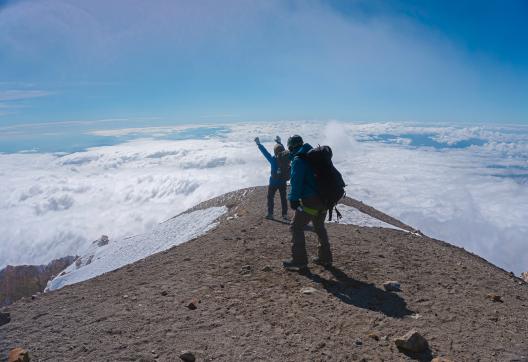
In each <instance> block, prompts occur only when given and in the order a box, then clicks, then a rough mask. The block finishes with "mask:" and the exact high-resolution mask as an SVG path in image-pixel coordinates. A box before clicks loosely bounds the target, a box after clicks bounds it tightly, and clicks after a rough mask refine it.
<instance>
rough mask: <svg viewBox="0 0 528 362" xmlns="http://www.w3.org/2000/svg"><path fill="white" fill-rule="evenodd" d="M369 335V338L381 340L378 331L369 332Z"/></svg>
mask: <svg viewBox="0 0 528 362" xmlns="http://www.w3.org/2000/svg"><path fill="white" fill-rule="evenodd" d="M368 337H369V338H372V339H373V340H375V341H379V340H380V337H379V335H378V334H377V333H374V332H370V333H369V334H368Z"/></svg>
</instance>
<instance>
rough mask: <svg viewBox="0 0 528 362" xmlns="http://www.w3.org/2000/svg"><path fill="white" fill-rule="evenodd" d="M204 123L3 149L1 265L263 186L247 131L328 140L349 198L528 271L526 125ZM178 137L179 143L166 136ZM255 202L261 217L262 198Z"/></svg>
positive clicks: (35, 259) (42, 259)
mask: <svg viewBox="0 0 528 362" xmlns="http://www.w3.org/2000/svg"><path fill="white" fill-rule="evenodd" d="M207 129H208V127H207V126H203V127H201V128H199V127H198V126H196V125H193V126H189V127H182V126H177V127H155V128H154V127H152V128H134V129H116V130H98V131H93V132H92V133H94V134H96V135H98V136H108V137H128V138H127V139H128V141H126V142H123V143H119V144H116V145H113V146H105V147H94V148H89V149H86V150H85V151H81V152H75V153H70V154H52V153H11V154H0V220H1V221H0V268H2V267H4V266H5V265H7V264H24V263H32V264H34V263H47V262H49V261H50V260H51V259H53V258H57V257H62V256H65V255H76V254H81V253H82V251H83V250H84V249H86V248H87V247H88V245H89V244H90V243H91V242H92V241H93V240H95V239H97V238H99V237H100V236H101V235H102V234H106V235H108V236H109V237H110V238H111V239H116V238H120V237H123V236H128V235H136V234H139V233H143V232H145V231H148V230H150V229H152V227H153V226H154V225H156V224H157V223H159V222H161V221H164V220H166V219H168V218H170V217H172V216H174V215H176V214H178V213H180V212H182V211H184V210H186V209H187V208H189V207H191V206H193V205H195V204H197V203H198V202H201V201H204V200H207V199H209V198H211V197H213V196H216V195H219V194H222V193H225V192H228V191H232V190H236V189H239V188H242V187H249V186H254V185H265V184H266V183H267V180H268V177H269V166H268V164H267V161H266V160H265V159H264V158H263V157H262V155H261V154H260V153H259V152H258V149H257V148H256V146H255V144H254V142H253V138H254V137H255V136H259V137H260V138H261V140H262V141H263V143H264V144H265V145H266V146H268V148H269V149H270V150H271V147H272V145H273V142H272V139H273V138H274V137H275V135H280V136H281V137H282V138H283V139H286V138H287V136H288V135H291V134H295V133H297V134H300V135H302V136H303V138H304V139H305V141H307V142H309V143H311V144H313V145H317V144H328V145H330V146H332V148H333V150H334V162H335V163H336V166H337V167H338V168H339V169H340V170H341V171H342V173H343V174H344V178H345V181H346V182H347V184H348V186H347V194H348V195H349V196H351V197H353V198H356V199H360V200H362V201H364V202H366V203H367V204H370V205H372V206H374V207H376V208H378V209H380V210H382V211H384V212H386V213H388V214H390V215H392V216H394V217H396V218H398V219H400V220H401V221H403V222H405V223H407V224H409V225H411V226H413V227H415V228H417V229H420V230H421V231H422V232H424V233H425V234H427V235H429V236H431V237H435V238H438V239H442V240H445V241H449V242H451V243H453V244H456V245H459V246H462V247H464V248H466V249H467V250H470V251H472V252H474V253H476V254H478V255H480V256H482V257H484V258H486V259H487V260H489V261H491V262H493V263H495V264H496V265H498V266H500V267H502V268H505V269H506V270H512V271H514V272H515V273H517V274H518V273H520V272H522V271H526V270H528V244H526V235H528V227H527V226H526V225H527V224H526V220H528V206H527V205H528V142H527V141H528V127H523V126H514V125H512V126H496V127H495V126H451V125H449V126H448V125H443V126H416V125H411V124H402V123H362V124H357V123H339V122H325V123H323V122H277V123H248V124H231V125H224V127H223V128H221V130H222V131H221V132H211V133H210V134H208V133H207V132H205V133H204V132H203V131H204V130H207ZM211 129H218V125H215V126H211ZM195 131H196V132H197V133H196V134H198V135H199V136H197V137H196V138H195V139H194V138H193V137H192V134H193V132H195ZM179 132H180V133H181V132H186V137H184V138H185V139H179V140H178V139H171V137H172V136H174V135H176V136H177V135H178V133H179ZM204 134H206V136H204ZM130 135H133V137H130ZM175 138H178V137H175ZM255 208H261V209H262V213H263V215H264V213H265V210H264V209H265V205H255ZM286 237H287V236H286V235H285V238H286Z"/></svg>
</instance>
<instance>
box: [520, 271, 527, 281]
mask: <svg viewBox="0 0 528 362" xmlns="http://www.w3.org/2000/svg"><path fill="white" fill-rule="evenodd" d="M521 278H522V280H524V281H525V282H526V283H528V271H525V272H524V273H521Z"/></svg>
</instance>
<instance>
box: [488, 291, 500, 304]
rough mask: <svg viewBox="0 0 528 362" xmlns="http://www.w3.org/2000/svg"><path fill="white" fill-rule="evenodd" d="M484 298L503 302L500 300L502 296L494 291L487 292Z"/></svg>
mask: <svg viewBox="0 0 528 362" xmlns="http://www.w3.org/2000/svg"><path fill="white" fill-rule="evenodd" d="M486 298H488V299H489V300H491V301H493V302H499V303H503V302H504V301H503V300H502V297H501V296H500V295H497V294H495V293H489V294H488V295H486Z"/></svg>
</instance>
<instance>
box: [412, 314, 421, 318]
mask: <svg viewBox="0 0 528 362" xmlns="http://www.w3.org/2000/svg"><path fill="white" fill-rule="evenodd" d="M411 318H412V319H420V318H422V315H421V314H420V313H416V314H412V315H411Z"/></svg>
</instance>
